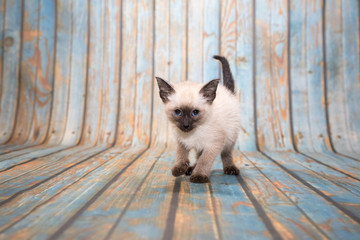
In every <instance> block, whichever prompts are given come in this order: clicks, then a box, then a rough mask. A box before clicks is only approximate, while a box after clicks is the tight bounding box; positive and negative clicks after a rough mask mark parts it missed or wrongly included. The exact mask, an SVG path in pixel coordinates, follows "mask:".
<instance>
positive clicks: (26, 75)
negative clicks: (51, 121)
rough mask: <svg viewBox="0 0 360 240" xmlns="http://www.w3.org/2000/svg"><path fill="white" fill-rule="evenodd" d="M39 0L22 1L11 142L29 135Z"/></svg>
mask: <svg viewBox="0 0 360 240" xmlns="http://www.w3.org/2000/svg"><path fill="white" fill-rule="evenodd" d="M39 11H40V2H39V1H33V2H30V1H24V10H23V14H24V16H23V22H22V24H23V31H22V41H23V42H22V53H21V55H22V59H21V72H20V85H19V95H20V96H19V105H18V107H17V119H21V121H18V122H16V125H15V130H14V134H13V136H12V139H11V142H16V143H17V144H24V143H25V142H26V140H27V139H28V137H29V133H30V130H31V124H32V119H33V112H34V101H35V92H36V91H35V89H36V71H37V67H38V60H39V48H38V37H39V32H38V25H39V21H40V20H39Z"/></svg>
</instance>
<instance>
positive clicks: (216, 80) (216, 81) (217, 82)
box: [210, 78, 220, 84]
mask: <svg viewBox="0 0 360 240" xmlns="http://www.w3.org/2000/svg"><path fill="white" fill-rule="evenodd" d="M210 82H214V83H216V84H219V82H220V79H218V78H216V79H213V80H211V81H210Z"/></svg>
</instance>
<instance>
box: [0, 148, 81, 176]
mask: <svg viewBox="0 0 360 240" xmlns="http://www.w3.org/2000/svg"><path fill="white" fill-rule="evenodd" d="M75 147H76V146H75V145H73V146H70V147H68V148H63V149H60V150H57V151H55V152H51V153H49V154H46V155H43V156H40V157H34V158H31V159H29V160H27V161H25V162H21V163H18V164H15V165H13V166H10V167H8V168H5V169H2V170H0V173H2V172H5V171H8V170H10V169H12V168H14V167H17V166H21V165H23V164H26V163H29V162H32V161H34V160H36V159H39V158H44V157H48V156H50V155H52V154H56V153H59V152H61V151H64V150H69V149H72V148H75ZM26 154H28V153H24V154H22V155H19V156H16V157H13V158H17V157H20V156H23V155H26ZM13 158H8V159H2V160H1V161H6V160H10V159H13Z"/></svg>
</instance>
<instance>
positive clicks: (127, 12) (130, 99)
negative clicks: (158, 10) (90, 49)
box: [117, 0, 138, 146]
mask: <svg viewBox="0 0 360 240" xmlns="http://www.w3.org/2000/svg"><path fill="white" fill-rule="evenodd" d="M122 6H123V10H122V12H123V15H122V29H121V35H122V40H123V45H122V52H121V59H122V61H121V77H120V79H121V91H120V109H121V111H120V117H119V123H118V136H117V145H123V146H129V145H131V142H132V139H133V134H134V128H135V126H134V122H135V114H134V108H135V98H136V95H135V91H136V89H135V88H136V84H135V83H136V69H135V66H136V42H137V41H136V37H137V13H138V5H137V2H135V1H129V0H126V1H123V3H122ZM125 39H126V41H125ZM134 43H135V44H134Z"/></svg>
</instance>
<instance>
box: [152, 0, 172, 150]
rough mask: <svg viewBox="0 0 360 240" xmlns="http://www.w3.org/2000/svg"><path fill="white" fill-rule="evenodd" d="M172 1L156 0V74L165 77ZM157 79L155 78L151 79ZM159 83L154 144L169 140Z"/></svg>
mask: <svg viewBox="0 0 360 240" xmlns="http://www.w3.org/2000/svg"><path fill="white" fill-rule="evenodd" d="M169 7H170V1H165V2H164V1H162V0H156V1H155V13H154V14H155V15H154V18H155V19H154V21H155V29H154V34H155V43H154V69H153V71H154V75H155V76H157V77H161V78H164V79H168V76H169V69H170V67H169V66H170V64H169V50H170V40H169V39H170V13H169ZM151 81H155V79H151ZM158 92H159V89H158V86H157V84H156V83H155V84H154V85H153V93H154V96H153V97H154V105H153V126H152V131H153V132H152V144H157V143H160V142H167V141H168V135H169V131H168V121H167V120H166V118H164V117H163V115H162V114H163V113H164V105H163V102H162V101H161V99H160V97H159V94H158Z"/></svg>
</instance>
